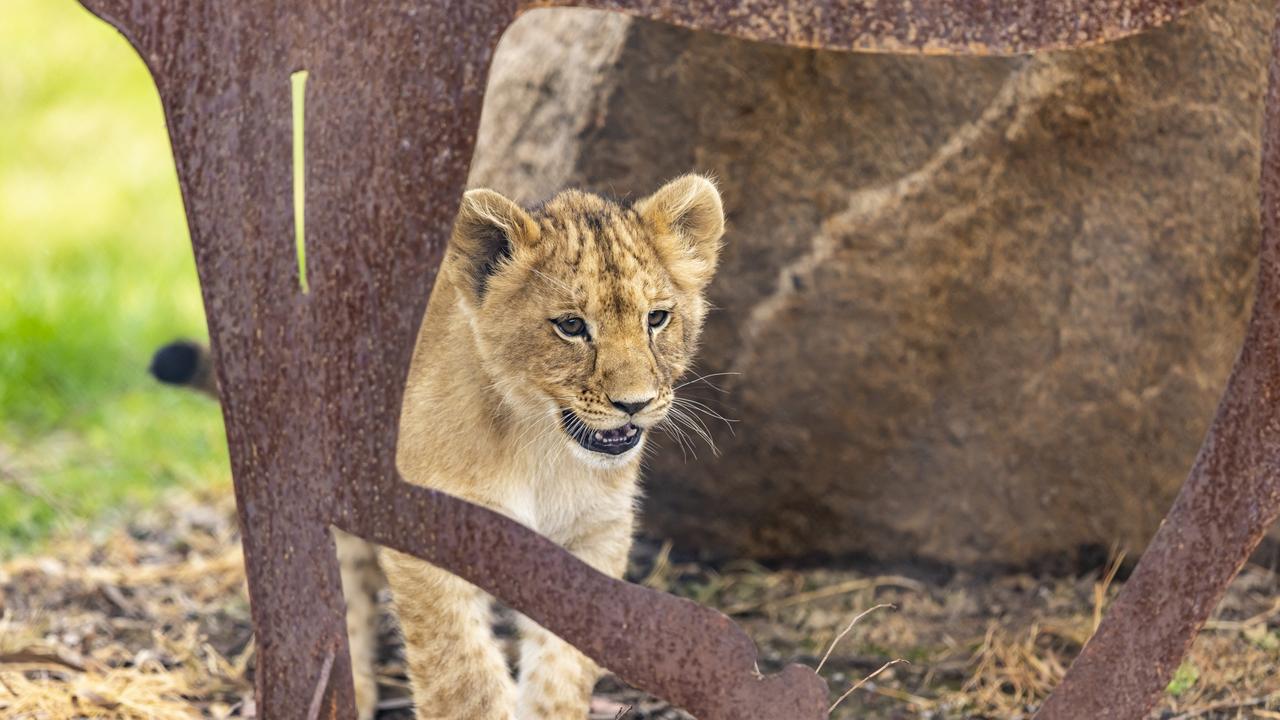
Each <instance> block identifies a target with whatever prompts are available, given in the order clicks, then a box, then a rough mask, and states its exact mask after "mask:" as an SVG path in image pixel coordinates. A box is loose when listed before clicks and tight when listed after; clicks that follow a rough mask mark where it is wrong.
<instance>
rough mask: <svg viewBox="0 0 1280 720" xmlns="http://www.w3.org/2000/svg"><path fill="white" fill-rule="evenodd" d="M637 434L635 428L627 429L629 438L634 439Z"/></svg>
mask: <svg viewBox="0 0 1280 720" xmlns="http://www.w3.org/2000/svg"><path fill="white" fill-rule="evenodd" d="M635 434H636V429H635V428H634V427H629V428H627V437H634V436H635Z"/></svg>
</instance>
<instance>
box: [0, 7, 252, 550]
mask: <svg viewBox="0 0 1280 720" xmlns="http://www.w3.org/2000/svg"><path fill="white" fill-rule="evenodd" d="M0 53H2V54H3V60H0V555H3V554H8V553H11V552H13V551H14V550H16V549H19V548H22V547H24V546H28V545H29V544H30V543H32V542H35V541H38V540H39V539H40V538H42V537H44V536H46V535H47V534H48V533H49V532H50V531H51V530H53V529H54V528H56V527H58V526H59V525H63V524H65V523H67V522H80V521H83V520H102V519H105V518H106V517H107V516H110V515H118V514H121V513H127V512H129V511H130V510H131V509H133V508H136V507H138V506H139V504H141V503H145V502H148V501H149V500H151V499H152V498H154V497H155V495H156V493H157V492H158V491H160V490H162V489H163V488H166V487H171V486H173V485H176V484H185V485H200V484H209V483H215V482H226V481H227V480H226V479H227V477H228V470H227V458H226V441H225V438H224V436H223V431H222V422H221V416H220V414H219V412H218V409H217V407H216V406H215V404H214V403H212V402H210V401H208V400H205V399H203V398H199V397H195V396H190V395H188V394H186V393H182V392H178V391H174V390H172V389H168V388H164V387H160V386H159V385H157V384H156V383H155V382H154V381H152V380H151V379H150V378H149V377H148V376H147V374H146V372H145V371H146V366H147V362H148V359H149V357H150V354H151V352H152V351H153V350H154V349H155V348H156V347H157V346H159V345H160V344H162V343H164V342H167V341H168V340H171V339H173V338H175V337H180V336H181V337H196V338H200V337H204V333H205V330H204V317H203V311H202V308H201V304H200V296H199V286H198V283H197V279H196V274H195V265H194V261H193V259H192V256H191V248H190V244H189V243H188V238H187V231H186V224H185V220H184V218H183V214H182V200H181V197H180V195H179V192H178V183H177V177H176V175H175V171H174V166H173V160H172V158H171V156H170V154H169V145H168V138H167V135H166V133H165V129H164V118H163V115H162V112H161V109H160V102H159V98H158V96H157V94H156V91H155V87H154V86H153V85H152V83H151V80H150V77H149V76H148V74H147V72H146V69H145V67H144V66H143V64H142V62H141V60H140V59H139V58H138V57H137V55H136V54H135V53H134V51H133V50H132V49H131V48H130V47H129V46H128V44H127V43H126V42H125V40H124V39H123V38H122V37H121V36H120V35H119V34H118V33H116V32H115V31H114V30H112V29H111V28H110V27H108V26H107V25H106V24H105V23H103V22H101V21H100V20H98V19H97V18H95V17H93V16H92V15H90V14H89V13H88V12H86V11H84V10H83V9H81V7H80V6H79V5H78V4H76V3H75V2H74V1H73V0H5V1H4V3H2V4H0Z"/></svg>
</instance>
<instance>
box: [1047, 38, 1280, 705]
mask: <svg viewBox="0 0 1280 720" xmlns="http://www.w3.org/2000/svg"><path fill="white" fill-rule="evenodd" d="M1263 134H1264V136H1263V138H1262V193H1261V204H1262V248H1261V252H1260V255H1259V259H1258V289H1257V296H1256V299H1255V301H1254V305H1253V317H1252V318H1251V320H1250V323H1249V329H1248V332H1247V334H1246V336H1245V342H1244V348H1243V349H1242V350H1241V351H1240V356H1239V357H1238V358H1237V359H1236V364H1235V367H1234V369H1233V370H1232V372H1231V378H1230V380H1229V381H1228V382H1227V389H1226V393H1225V394H1224V396H1223V398H1222V402H1221V404H1220V405H1219V406H1218V411H1217V415H1216V417H1215V418H1214V421H1213V424H1212V426H1211V427H1210V428H1209V433H1208V436H1207V437H1206V438H1205V441H1204V445H1203V446H1202V447H1201V449H1200V453H1199V456H1198V457H1197V458H1196V462H1195V465H1194V466H1193V468H1192V470H1191V474H1190V476H1189V477H1188V478H1187V481H1186V483H1185V484H1184V485H1183V487H1182V490H1181V491H1180V492H1179V494H1178V497H1177V499H1176V500H1175V501H1174V504H1173V508H1172V509H1171V510H1170V511H1169V514H1168V515H1167V516H1166V517H1165V521H1164V524H1163V525H1161V527H1160V530H1159V531H1158V532H1156V535H1155V538H1154V539H1153V540H1152V541H1151V544H1150V545H1149V546H1148V547H1147V549H1146V551H1145V552H1144V553H1143V555H1142V561H1141V562H1140V563H1139V564H1138V567H1137V569H1136V570H1135V571H1134V573H1133V575H1132V576H1131V577H1130V578H1129V580H1128V581H1127V582H1126V583H1125V585H1124V589H1123V590H1121V592H1120V595H1119V597H1117V598H1116V601H1115V603H1114V604H1113V605H1112V607H1111V609H1110V611H1109V612H1108V613H1107V615H1106V617H1105V618H1104V619H1103V621H1102V624H1101V626H1099V628H1098V631H1097V633H1095V634H1094V636H1093V638H1092V639H1091V640H1090V641H1089V643H1088V644H1087V645H1085V648H1084V650H1083V651H1082V652H1081V654H1080V656H1079V657H1078V658H1077V659H1076V661H1075V663H1074V664H1073V665H1072V667H1071V669H1070V671H1069V672H1068V673H1067V676H1066V678H1065V679H1064V680H1063V682H1062V684H1061V685H1060V686H1059V687H1058V689H1057V691H1056V692H1054V694H1053V695H1052V696H1051V697H1050V698H1049V699H1048V701H1047V702H1046V703H1045V705H1044V707H1043V709H1042V710H1041V711H1040V713H1039V715H1037V717H1039V718H1044V719H1046V720H1069V719H1074V718H1100V719H1105V718H1117V719H1120V718H1125V719H1127V718H1142V717H1146V714H1147V712H1148V711H1149V710H1150V709H1151V708H1152V707H1153V706H1154V705H1155V703H1156V701H1157V700H1158V699H1159V697H1160V693H1161V691H1163V689H1164V687H1165V686H1166V685H1167V684H1168V682H1169V678H1170V677H1171V676H1172V675H1173V672H1174V670H1175V669H1177V667H1178V665H1179V664H1180V663H1181V661H1182V658H1183V656H1185V655H1186V653H1187V650H1188V649H1189V648H1190V646H1191V642H1192V640H1194V639H1195V636H1196V634H1197V633H1198V632H1199V631H1200V628H1201V627H1202V626H1203V625H1204V623H1205V621H1206V620H1208V619H1209V615H1210V614H1211V613H1212V612H1213V610H1214V608H1215V607H1217V605H1218V601H1219V600H1220V599H1221V598H1222V595H1223V593H1225V592H1226V590H1227V586H1228V585H1230V584H1231V580H1232V578H1234V577H1235V576H1236V573H1238V572H1239V571H1240V568H1241V566H1242V565H1244V563H1245V561H1246V560H1248V558H1249V555H1250V554H1251V553H1252V552H1253V550H1254V549H1255V548H1256V547H1257V546H1258V543H1259V542H1260V541H1261V540H1262V538H1263V536H1264V535H1266V533H1267V530H1268V529H1270V528H1271V527H1272V526H1273V525H1274V524H1275V522H1276V518H1277V516H1280V15H1277V24H1276V26H1275V28H1274V29H1273V30H1272V36H1271V69H1270V81H1269V83H1268V88H1267V100H1266V121H1265V124H1264V129H1263Z"/></svg>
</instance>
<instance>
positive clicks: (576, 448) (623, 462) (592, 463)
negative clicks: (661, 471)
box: [565, 433, 649, 470]
mask: <svg viewBox="0 0 1280 720" xmlns="http://www.w3.org/2000/svg"><path fill="white" fill-rule="evenodd" d="M647 436H648V433H645V436H644V437H641V438H640V442H638V443H636V446H635V447H633V448H631V449H630V450H627V451H626V452H624V453H621V454H619V455H606V454H604V453H598V452H593V451H591V450H587V449H586V448H584V447H582V446H581V445H579V444H578V443H576V442H574V441H573V440H572V439H570V438H566V439H565V441H566V442H567V443H568V444H569V453H570V454H572V455H573V457H575V458H577V459H578V460H579V461H580V462H582V463H583V464H584V465H586V466H587V467H590V468H594V469H596V470H617V469H619V468H624V467H627V466H628V465H632V464H635V463H636V462H638V461H639V460H640V454H641V452H642V451H643V449H644V443H645V441H646V440H648V439H649V438H648V437H647Z"/></svg>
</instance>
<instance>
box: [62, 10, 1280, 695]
mask: <svg viewBox="0 0 1280 720" xmlns="http://www.w3.org/2000/svg"><path fill="white" fill-rule="evenodd" d="M82 1H83V2H84V4H85V5H86V6H88V7H89V8H90V9H91V10H93V11H94V12H95V13H97V14H98V15H100V16H101V17H103V18H105V19H107V20H108V21H109V22H111V23H112V24H113V25H115V26H116V27H118V28H120V29H121V31H122V32H123V33H124V34H125V35H126V36H127V37H128V38H129V39H130V41H131V42H132V43H133V44H134V46H135V47H136V48H137V49H138V51H139V52H140V53H141V55H142V56H143V58H144V60H145V61H146V63H147V65H148V67H149V68H150V70H151V72H152V74H153V76H154V77H155V80H156V84H157V86H158V87H159V89H160V94H161V99H162V102H163V104H164V108H165V114H166V119H167V122H168V126H169V132H170V135H171V137H172V140H173V149H174V155H175V158H176V161H177V166H178V173H179V180H180V183H181V186H182V192H183V198H184V201H185V203H186V210H187V218H188V222H189V224H190V227H191V235H192V243H193V245H194V248H195V253H196V259H197V264H198V268H199V272H200V277H201V284H202V292H203V296H204V302H205V308H206V312H207V315H208V317H209V327H210V335H211V339H212V344H213V349H214V353H215V356H216V358H217V363H218V368H219V379H220V382H221V386H222V389H223V393H222V395H223V408H224V415H225V419H226V426H227V435H228V442H229V445H230V448H231V456H232V463H233V470H234V475H235V483H236V498H237V504H238V507H239V511H240V517H241V520H242V525H243V528H244V543H245V558H246V563H247V566H248V575H249V585H250V593H251V597H252V603H253V616H254V624H255V628H256V631H257V641H258V648H259V651H258V652H259V655H258V670H257V682H258V696H259V708H260V712H261V713H262V715H263V716H264V717H269V718H288V717H302V716H304V713H305V715H306V716H311V717H350V716H351V715H352V714H353V708H352V690H351V683H350V661H349V659H348V656H347V652H346V636H345V627H344V623H343V617H342V608H343V601H342V598H341V590H340V585H339V580H338V573H337V565H336V560H335V557H334V551H333V541H332V538H331V536H330V534H329V530H328V526H329V525H330V524H335V525H337V526H339V527H341V528H343V529H346V530H349V531H351V532H353V533H355V534H358V535H361V536H363V537H366V538H369V539H371V540H374V541H376V542H379V543H381V544H384V545H387V546H389V547H394V548H396V549H399V550H402V551H405V552H409V553H411V554H414V555H418V556H420V557H424V558H426V559H428V560H430V561H432V562H434V563H437V564H439V565H441V566H443V567H445V568H447V569H449V570H451V571H453V572H455V573H457V574H459V575H461V576H462V577H464V578H466V579H468V580H470V581H472V582H474V583H475V584H477V585H479V586H481V587H483V588H485V589H486V590H488V591H490V592H491V593H492V594H494V595H495V596H497V597H499V598H501V599H502V600H504V601H506V602H507V603H509V604H511V605H512V606H514V607H516V608H517V609H519V610H521V611H522V612H524V613H526V614H528V615H529V616H530V617H532V618H534V619H535V620H537V621H538V622H539V623H541V624H543V625H544V626H546V627H548V628H549V629H551V630H552V631H554V632H556V633H558V634H560V635H561V636H562V637H564V638H565V639H567V640H569V641H570V642H572V643H574V644H575V645H577V646H579V647H580V648H582V649H583V650H584V651H586V652H587V653H588V654H590V655H591V656H592V657H593V658H595V659H596V660H598V661H599V662H601V664H603V665H605V666H608V667H611V668H613V669H614V670H615V671H617V672H618V673H619V674H620V675H621V676H622V677H623V678H624V679H626V680H628V681H629V682H632V683H633V684H635V685H637V686H638V687H641V688H643V689H646V690H649V691H651V692H653V693H654V694H657V695H661V696H663V697H665V698H667V699H668V700H671V701H672V702H674V703H676V704H678V705H681V706H683V707H685V708H687V709H689V710H691V711H693V712H694V713H695V714H697V715H699V716H700V717H702V718H704V720H716V719H717V718H725V719H728V718H734V719H736V718H742V717H760V718H779V719H782V718H786V719H787V720H804V719H805V718H815V719H816V718H820V717H823V716H824V715H825V709H824V708H825V704H826V703H825V699H826V694H827V691H826V688H825V686H824V684H823V683H822V682H821V680H820V679H819V678H818V677H817V675H816V674H815V673H814V672H813V671H812V670H810V669H808V668H803V667H799V666H793V667H791V668H788V669H787V670H786V671H784V672H783V673H781V674H779V675H776V676H772V677H765V678H762V677H759V676H758V674H757V673H756V671H755V668H754V661H755V649H754V647H753V646H752V644H751V642H750V640H749V639H748V638H747V637H746V636H745V635H743V634H742V632H741V631H740V630H739V629H738V628H737V627H735V626H734V625H733V624H732V623H731V622H730V621H729V620H728V619H727V618H725V617H724V616H723V615H721V614H719V613H716V612H714V611H711V610H708V609H705V608H700V607H698V606H696V605H694V604H692V603H690V602H688V601H684V600H679V599H676V598H673V597H671V596H667V595H665V594H662V593H657V592H654V591H652V590H647V589H644V588H639V587H636V586H631V585H627V584H626V583H622V582H620V581H616V580H611V579H609V578H606V577H604V576H602V575H600V574H598V573H596V572H594V571H593V570H591V569H589V568H588V567H587V566H586V565H584V564H583V563H581V562H580V561H578V560H576V559H575V558H573V557H572V556H571V555H569V554H568V553H566V552H565V551H564V550H562V549H560V548H559V547H557V546H555V545H554V544H553V543H551V542H550V541H548V540H546V539H544V538H541V537H539V536H537V535H536V534H535V533H533V532H531V531H529V530H527V529H525V528H523V527H522V526H520V525H518V524H516V523H514V522H511V521H509V520H506V519H505V518H503V517H501V516H498V515H496V514H494V513H492V512H489V511H487V510H484V509H482V508H478V507H476V506H473V505H469V504H467V503H464V502H462V501H459V500H457V499H454V498H451V497H448V496H446V495H443V494H441V493H437V492H433V491H430V490H425V489H423V488H417V487H413V486H410V485H408V484H406V483H404V482H403V481H401V480H400V479H399V478H398V476H397V474H396V472H395V467H394V456H395V442H396V436H397V431H398V427H397V424H398V420H399V408H400V399H401V394H402V390H403V384H404V380H405V377H406V375H407V372H408V366H409V359H410V354H411V351H412V345H413V340H414V336H415V334H416V331H417V327H418V323H419V320H420V318H421V316H422V312H423V309H424V307H425V304H426V299H427V296H428V294H429V292H430V287H431V284H432V281H433V278H434V273H435V272H436V269H437V268H438V264H439V260H440V257H441V253H442V249H443V245H444V242H445V239H446V238H447V236H448V231H449V224H450V221H451V219H452V216H453V214H454V212H455V210H456V207H457V201H458V198H459V196H460V193H461V190H462V187H463V182H464V180H465V176H466V170H467V165H468V163H469V161H470V156H471V151H472V147H473V145H474V142H475V131H476V125H477V120H478V116H479V111H480V104H481V100H482V97H483V91H484V84H485V77H486V75H487V71H488V65H489V61H490V59H491V57H492V53H493V49H494V46H495V44H496V43H497V40H498V37H499V35H500V34H501V32H502V31H503V30H504V29H505V28H506V26H507V25H508V24H509V23H510V22H511V21H512V20H513V19H514V17H515V16H516V14H517V13H518V12H519V11H521V10H523V9H528V8H531V7H537V6H540V5H544V4H572V3H541V2H532V3H529V4H527V5H524V6H518V5H517V4H516V3H515V2H513V1H503V0H471V1H469V2H460V1H459V2H448V1H447V0H367V1H366V2H361V3H351V2H343V1H342V0H314V1H312V2H307V1H305V0H277V1H275V2H251V1H249V0H222V1H221V2H214V1H213V0H204V1H202V2H192V3H172V2H164V1H163V0H82ZM582 4H586V5H591V6H593V7H600V8H605V9H613V10H619V11H623V12H630V13H633V14H637V15H641V16H644V17H650V18H654V19H659V20H664V21H667V22H673V23H678V24H682V25H686V26H688V27H693V28H701V29H709V30H714V31H717V32H723V33H730V34H734V35H738V36H740V37H744V38H750V39H756V40H766V41H772V42H784V43H789V44H797V45H806V46H813V47H825V48H833V49H863V50H878V51H889V52H915V53H928V52H946V53H965V54H973V53H979V54H994V53H1014V52H1026V51H1031V50H1039V49H1048V48H1063V47H1072V46H1078V45H1081V44H1086V43H1093V42H1102V41H1106V40H1111V39H1115V38H1118V37H1122V36H1124V35H1127V34H1130V33H1133V32H1137V31H1140V30H1142V29H1145V28H1148V27H1152V26H1154V25H1156V24H1159V23H1162V22H1165V21H1167V20H1170V19H1172V18H1174V17H1176V16H1177V15H1179V14H1181V13H1182V12H1185V11H1186V10H1188V9H1190V8H1191V7H1193V6H1195V5H1197V4H1198V3H1197V2H1191V1H1190V0H1165V1H1163V2H1161V1H1160V0H1107V1H1103V2H1086V1H1085V0H1056V1H1055V0H1023V1H1022V2H1003V3H1002V2H995V1H993V0H919V2H916V3H914V4H911V3H886V2H861V1H858V0H825V1H823V0H815V1H814V2H809V3H795V2H783V1H782V0H736V1H735V0H698V1H696V2H692V3H688V4H679V3H669V2H665V1H663V0H594V1H592V2H584V3H582ZM295 70H307V71H308V72H309V74H310V81H309V84H308V102H307V148H306V151H307V157H308V162H307V187H308V188H309V193H310V195H309V197H308V202H307V223H306V225H307V228H308V257H309V260H308V265H309V267H308V273H309V279H310V292H309V293H307V294H303V293H302V292H300V291H299V289H298V283H297V278H296V275H297V272H298V271H297V265H296V259H295V256H294V247H293V240H292V238H293V232H292V231H293V220H292V217H291V214H292V213H291V203H290V190H291V173H290V167H291V153H290V148H291V138H290V132H291V130H290V107H289V75H290V73H291V72H293V71H295ZM1274 74H1275V66H1274V64H1273V78H1274ZM1276 93H1277V91H1276V89H1275V81H1274V79H1273V84H1272V90H1271V94H1270V95H1269V96H1268V125H1267V127H1268V130H1267V132H1268V137H1267V152H1266V157H1267V167H1266V169H1265V172H1264V209H1265V212H1264V218H1265V221H1266V222H1265V226H1266V243H1265V246H1264V250H1263V257H1262V273H1261V274H1260V277H1261V288H1260V295H1259V300H1258V303H1257V306H1256V308H1255V317H1254V321H1253V325H1252V329H1251V332H1250V334H1249V338H1248V342H1247V343H1246V347H1245V351H1244V352H1243V354H1242V355H1241V359H1240V362H1239V364H1238V366H1237V369H1236V372H1235V374H1234V376H1233V378H1232V381H1231V384H1230V386H1229V390H1228V394H1227V396H1226V398H1225V399H1224V402H1223V405H1222V408H1221V409H1220V411H1219V415H1218V420H1217V422H1216V423H1215V425H1214V428H1213V430H1212V432H1211V433H1210V435H1209V438H1208V440H1207V441H1206V445H1205V448H1204V449H1203V450H1202V452H1201V455H1200V459H1199V460H1198V462H1197V464H1196V467H1195V469H1194V470H1193V472H1192V475H1191V478H1190V479H1189V481H1188V484H1187V487H1186V488H1185V489H1184V491H1183V493H1182V495H1181V496H1180V498H1179V500H1178V502H1177V504H1176V505H1175V507H1174V509H1173V511H1172V512H1171V514H1170V517H1169V521H1168V522H1167V523H1166V525H1165V527H1164V528H1162V530H1161V531H1160V533H1159V534H1158V535H1157V537H1156V539H1155V541H1154V543H1153V544H1152V547H1151V549H1150V550H1149V551H1148V554H1147V556H1146V558H1145V559H1144V560H1143V562H1142V563H1141V565H1140V566H1139V569H1138V571H1137V572H1136V573H1135V575H1134V578H1133V580H1131V581H1130V584H1129V585H1128V586H1127V587H1126V588H1125V590H1124V592H1123V594H1122V595H1121V597H1120V599H1119V600H1118V601H1117V603H1116V606H1115V608H1114V609H1113V612H1112V613H1111V614H1110V615H1109V616H1108V618H1107V620H1106V621H1105V622H1104V623H1103V626H1102V628H1101V629H1100V631H1099V633H1098V635H1097V637H1096V638H1095V639H1094V641H1093V642H1091V643H1090V644H1089V645H1088V647H1087V648H1086V650H1085V652H1084V654H1083V655H1082V657H1081V659H1080V660H1079V662H1078V663H1077V664H1076V666H1075V667H1074V668H1073V670H1072V672H1071V673H1070V674H1069V675H1068V678H1067V680H1066V681H1065V683H1064V685H1063V687H1062V689H1061V690H1060V692H1059V693H1058V694H1056V695H1055V696H1054V697H1053V698H1052V699H1051V700H1050V701H1049V702H1048V703H1047V704H1046V706H1045V709H1044V711H1043V715H1044V716H1045V717H1054V718H1058V717H1070V718H1076V717H1135V718H1136V717H1141V716H1142V714H1143V712H1144V710H1145V708H1146V707H1149V706H1150V704H1151V703H1152V702H1153V701H1154V699H1155V698H1156V696H1157V695H1158V693H1159V691H1160V689H1161V688H1162V687H1163V685H1164V683H1165V682H1167V679H1168V676H1169V674H1170V673H1171V672H1172V670H1173V668H1174V667H1175V666H1176V664H1177V661H1178V659H1180V657H1181V655H1182V653H1183V652H1185V649H1186V647H1187V645H1188V644H1189V643H1190V640H1191V638H1192V637H1193V636H1194V633H1195V631H1196V630H1197V629H1198V628H1199V627H1200V625H1201V624H1202V623H1203V621H1204V619H1205V618H1206V617H1207V615H1208V613H1209V612H1210V611H1211V610H1212V607H1213V605H1214V603H1215V602H1216V600H1217V598H1218V597H1220V596H1221V593H1222V592H1223V591H1224V590H1225V587H1226V585H1227V583H1228V582H1229V581H1230V579H1231V577H1232V576H1233V575H1234V573H1235V571H1236V570H1237V569H1238V567H1239V564H1240V562H1242V561H1243V559H1244V558H1245V556H1246V555H1247V554H1248V551H1249V550H1250V549H1251V548H1252V547H1253V546H1254V545H1255V544H1256V543H1257V541H1258V538H1259V537H1260V536H1261V534H1262V533H1263V531H1264V530H1265V528H1266V527H1267V525H1268V524H1269V523H1270V522H1271V521H1272V520H1274V519H1275V517H1276V512H1277V509H1278V508H1280V491H1278V488H1277V486H1276V482H1277V478H1276V469H1277V468H1276V465H1277V452H1276V451H1277V438H1276V432H1277V428H1278V426H1280V422H1278V420H1280V418H1277V417H1276V408H1275V402H1274V400H1275V398H1274V394H1275V393H1276V392H1277V382H1278V378H1280V367H1277V363H1280V354H1278V352H1280V337H1278V336H1280V325H1278V323H1280V320H1277V315H1276V313H1277V310H1278V309H1280V308H1278V307H1277V306H1278V305H1280V302H1278V297H1277V294H1276V289H1275V287H1274V285H1275V278H1274V276H1275V271H1276V265H1277V253H1278V252H1280V251H1278V250H1277V249H1276V247H1275V246H1276V240H1275V238H1276V232H1277V228H1276V221H1277V216H1276V213H1277V212H1278V211H1277V207H1280V206H1278V205H1277V198H1276V191H1277V183H1278V182H1280V180H1278V178H1280V173H1278V172H1277V170H1278V168H1277V164H1278V163H1280V161H1278V160H1277V155H1276V148H1275V137H1276V132H1277V130H1278V129H1280V128H1277V126H1276V124H1275V123H1276V120H1275V112H1276V109H1277V99H1276ZM495 550H500V551H495ZM304 708H306V709H307V710H304Z"/></svg>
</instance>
